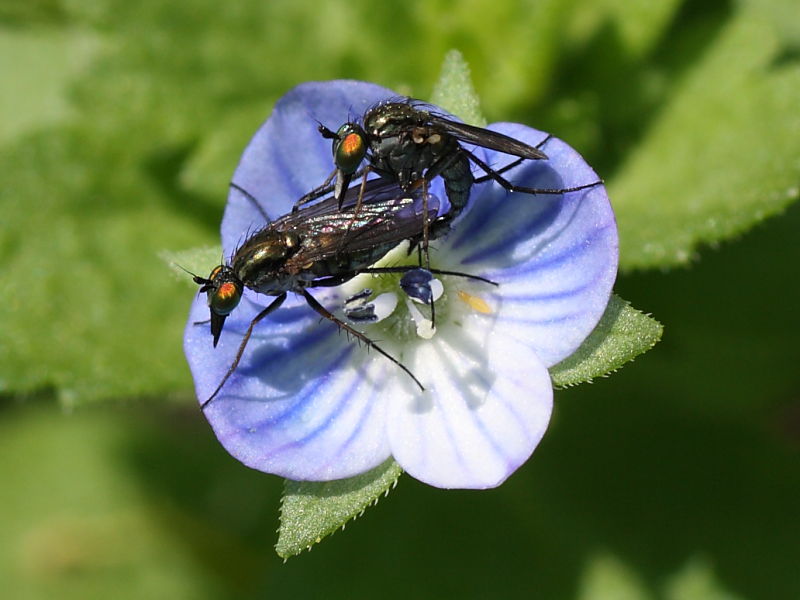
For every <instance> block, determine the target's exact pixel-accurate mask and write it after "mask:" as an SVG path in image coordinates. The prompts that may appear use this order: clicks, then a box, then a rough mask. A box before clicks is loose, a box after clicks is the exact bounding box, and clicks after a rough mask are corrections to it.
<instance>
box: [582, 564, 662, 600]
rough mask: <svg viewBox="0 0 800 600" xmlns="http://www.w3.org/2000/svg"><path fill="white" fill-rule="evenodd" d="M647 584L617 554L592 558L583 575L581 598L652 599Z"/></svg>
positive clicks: (611, 599)
mask: <svg viewBox="0 0 800 600" xmlns="http://www.w3.org/2000/svg"><path fill="white" fill-rule="evenodd" d="M652 598H653V596H652V595H651V594H650V593H649V592H648V590H647V586H646V585H645V584H644V582H643V581H642V579H641V577H640V576H639V574H638V573H636V572H635V571H634V570H633V569H632V568H631V567H630V565H628V564H626V563H625V562H623V561H622V560H620V559H619V558H617V557H616V556H612V555H609V554H600V555H598V556H594V557H592V558H591V560H590V562H589V564H588V565H587V566H586V570H585V572H584V574H583V577H582V582H581V585H580V591H579V593H578V599H579V600H652Z"/></svg>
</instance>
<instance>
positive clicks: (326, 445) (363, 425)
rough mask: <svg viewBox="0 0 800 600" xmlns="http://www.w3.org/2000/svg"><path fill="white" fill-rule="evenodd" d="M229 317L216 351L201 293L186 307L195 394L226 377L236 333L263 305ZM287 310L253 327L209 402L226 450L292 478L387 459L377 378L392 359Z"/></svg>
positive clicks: (357, 468)
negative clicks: (235, 363)
mask: <svg viewBox="0 0 800 600" xmlns="http://www.w3.org/2000/svg"><path fill="white" fill-rule="evenodd" d="M239 308H240V309H241V310H237V311H235V312H237V313H238V312H241V314H236V315H235V319H234V317H233V316H232V317H229V321H231V322H230V323H228V322H226V324H225V330H224V332H223V335H222V337H221V338H220V343H219V345H218V346H217V348H213V347H212V344H211V336H210V335H209V332H208V325H207V324H206V325H197V324H195V322H196V321H200V320H202V319H204V318H207V315H208V308H207V307H206V305H205V302H204V301H203V299H202V298H198V299H197V300H196V301H195V302H194V304H193V305H192V310H191V312H190V315H189V322H188V323H187V326H186V334H185V337H184V345H185V350H186V355H187V357H188V359H189V366H190V368H191V370H192V374H193V376H194V379H195V386H196V391H197V395H198V398H200V399H206V398H208V397H209V396H210V395H211V394H212V393H213V391H214V390H215V389H216V387H217V385H218V384H219V382H220V381H221V380H222V377H224V375H225V372H226V371H227V369H228V366H229V365H230V364H231V363H232V362H233V359H234V356H235V354H236V351H237V349H238V346H239V342H240V340H241V335H242V333H243V331H244V329H245V328H246V327H247V325H248V323H249V319H251V318H252V317H253V316H255V314H256V312H257V311H258V310H259V307H258V306H257V305H256V304H253V303H250V304H245V303H243V305H242V306H240V307H239ZM301 308H303V307H297V308H296V309H286V310H284V308H283V307H282V308H281V309H279V310H278V311H277V312H276V313H275V315H276V316H278V315H280V313H281V312H284V314H286V313H287V312H290V313H293V314H294V318H291V319H289V320H288V322H283V323H281V322H277V323H276V322H273V321H272V320H271V318H270V317H267V318H266V319H264V321H262V322H261V323H259V324H258V325H257V327H256V330H255V333H254V335H253V337H252V338H251V340H250V343H249V344H248V346H247V349H246V351H245V353H244V355H243V357H242V361H241V363H240V365H239V367H238V368H237V370H236V371H235V372H234V374H233V375H232V376H231V377H230V379H229V380H228V381H227V383H226V384H225V386H224V387H223V389H222V391H221V392H220V393H219V395H218V396H217V397H216V398H215V399H214V400H213V401H212V402H211V403H210V404H208V406H207V407H206V408H205V414H206V417H207V418H208V420H209V422H210V423H211V426H212V427H213V429H214V432H215V434H216V435H217V438H218V439H219V440H220V442H221V443H222V445H223V446H224V447H225V448H226V450H228V452H230V454H231V455H233V456H234V457H236V458H237V459H239V460H240V461H241V462H243V463H244V464H246V465H248V466H250V467H252V468H254V469H259V470H261V471H266V472H269V473H276V474H278V475H282V476H284V477H288V478H290V479H295V480H307V479H310V480H329V479H340V478H344V477H350V476H353V475H356V474H358V473H363V472H364V471H366V470H368V469H371V468H373V467H375V466H377V465H378V464H380V463H381V462H383V461H384V460H386V458H388V457H389V447H388V440H387V439H386V434H385V430H384V423H385V420H386V419H385V410H386V404H385V402H384V401H382V400H381V398H380V397H379V393H380V392H379V386H378V385H376V382H378V381H385V380H386V379H387V376H391V375H393V373H389V370H390V368H391V367H393V365H391V363H389V362H388V361H384V360H376V359H375V357H374V356H373V355H367V353H366V352H365V351H363V350H361V349H359V348H358V347H357V346H356V345H355V344H354V343H353V342H350V341H348V340H347V338H346V337H345V336H343V335H339V332H338V331H337V328H336V327H335V326H334V325H333V324H331V323H326V322H322V323H320V322H319V316H318V315H317V314H316V313H314V312H313V311H312V310H311V308H309V307H307V306H306V307H305V313H301V311H300V309H301Z"/></svg>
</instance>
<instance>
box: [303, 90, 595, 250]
mask: <svg viewBox="0 0 800 600" xmlns="http://www.w3.org/2000/svg"><path fill="white" fill-rule="evenodd" d="M319 131H320V133H321V134H322V136H323V137H325V138H328V139H331V140H332V144H333V148H332V149H333V157H334V163H335V170H334V172H333V173H332V174H331V178H334V177H335V184H334V196H335V197H336V198H337V200H338V201H339V202H340V203H341V202H342V201H343V197H344V193H345V190H347V188H348V186H349V185H350V182H351V180H352V179H353V178H354V177H356V176H358V175H359V174H363V177H364V181H366V177H367V174H368V173H369V172H370V171H372V172H375V173H377V174H378V175H379V177H381V178H382V179H386V180H389V181H394V182H396V183H397V184H398V185H399V186H400V188H402V189H403V190H405V191H409V190H411V189H413V188H416V187H422V188H423V190H425V189H427V187H428V184H429V182H430V181H432V180H433V179H434V178H436V177H441V178H442V179H443V181H444V188H445V192H446V193H447V198H448V200H449V202H450V209H449V210H448V211H447V214H446V215H445V216H444V217H443V218H441V219H440V220H439V221H438V223H436V224H435V225H434V224H433V223H428V222H427V221H425V222H424V223H423V229H424V231H423V237H424V243H425V246H427V240H428V239H429V237H430V238H431V239H432V238H434V237H438V236H440V235H441V231H442V230H444V229H446V228H447V226H448V225H449V223H450V222H451V221H453V220H454V219H455V218H456V217H457V216H458V215H459V214H460V213H461V211H462V210H463V209H464V207H465V206H466V204H467V202H468V200H469V195H470V191H471V190H472V186H473V185H474V184H476V183H483V182H485V181H489V180H493V181H495V182H497V183H498V184H499V185H501V186H502V187H503V188H504V189H505V190H506V191H508V192H523V193H527V194H564V193H567V192H575V191H579V190H583V189H587V188H591V187H594V186H597V185H600V184H601V183H602V182H601V181H599V180H597V181H593V182H590V183H587V184H585V185H580V186H577V187H569V188H531V187H523V186H519V185H515V184H513V183H512V182H511V181H509V180H508V179H506V178H505V177H504V176H503V173H505V172H506V171H509V170H511V169H513V168H515V167H516V166H518V165H520V164H521V163H522V162H524V161H525V160H546V159H547V154H545V152H544V151H543V150H542V147H543V146H545V144H546V143H547V142H548V140H549V139H550V136H546V137H544V138H543V139H542V141H541V142H539V143H538V144H537V145H536V146H531V145H529V144H526V143H524V142H522V141H519V140H516V139H514V138H512V137H509V136H507V135H504V134H502V133H498V132H496V131H492V130H490V129H484V128H481V127H475V126H472V125H467V124H466V123H461V122H459V121H456V120H453V119H451V118H448V117H446V116H444V115H443V114H441V113H440V112H438V111H436V110H435V109H434V108H433V107H431V106H430V105H427V104H424V103H422V102H420V101H417V100H413V99H411V98H400V99H393V100H387V101H383V102H379V103H378V104H376V105H374V106H373V107H371V108H370V109H368V110H367V111H366V112H365V113H364V116H363V118H362V120H361V124H359V123H357V122H355V121H350V122H347V123H345V124H344V125H342V126H341V127H339V128H338V130H337V131H332V130H331V129H328V128H327V127H326V126H325V125H323V124H320V125H319ZM462 142H463V143H467V144H472V145H475V146H480V147H483V148H488V149H491V150H496V151H498V152H502V153H505V154H508V155H511V156H516V157H518V159H517V160H514V161H512V162H511V163H509V164H507V165H504V166H503V167H500V168H498V169H495V168H493V167H492V166H491V165H488V164H487V163H485V162H484V161H483V160H481V159H480V158H479V157H478V156H476V154H475V153H474V152H472V151H471V150H470V149H468V148H467V147H465V146H464V145H463V144H462ZM364 160H366V162H367V166H366V167H365V168H364V169H363V170H361V171H359V168H360V167H361V164H362V163H363V162H364ZM472 164H475V165H477V167H478V168H479V169H480V170H482V171H483V172H484V175H482V176H480V177H475V175H474V174H473V172H472ZM327 184H328V182H326V183H325V184H323V185H322V186H321V187H320V188H319V189H318V190H315V191H314V192H312V193H310V194H308V195H307V196H305V197H304V198H301V199H300V201H298V205H301V204H303V203H306V202H310V201H311V200H313V199H315V198H316V197H318V195H321V194H322V193H325V192H326V191H327V190H329V189H330V188H329V187H328V185H327ZM434 227H436V228H438V229H439V230H440V231H438V232H437V231H433V230H432V228H434ZM429 229H431V232H430V234H429V233H428V231H429Z"/></svg>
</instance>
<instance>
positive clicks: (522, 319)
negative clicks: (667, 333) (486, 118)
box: [439, 123, 619, 367]
mask: <svg viewBox="0 0 800 600" xmlns="http://www.w3.org/2000/svg"><path fill="white" fill-rule="evenodd" d="M491 128H492V129H494V130H496V131H500V132H502V133H505V134H507V135H510V136H512V137H514V138H516V139H520V140H522V141H526V142H528V143H530V144H534V145H535V144H537V143H538V142H540V141H541V140H542V139H544V138H545V134H543V133H542V132H539V131H536V130H534V129H531V128H529V127H525V126H524V125H518V124H509V123H503V124H496V125H493V126H492V127H491ZM542 149H543V150H544V151H545V152H546V153H547V155H548V157H549V158H548V160H541V161H528V162H527V163H524V164H523V165H521V166H519V167H516V168H514V169H512V170H510V171H508V172H506V173H505V174H504V175H505V176H506V177H507V178H508V179H510V180H511V181H512V182H513V183H515V184H517V185H522V186H526V187H535V188H550V189H561V188H565V187H578V186H581V185H583V184H587V183H592V182H595V181H598V177H597V174H596V173H595V172H594V171H593V170H592V169H591V167H589V166H588V165H587V164H586V163H585V162H584V160H583V159H582V158H581V157H580V155H578V153H577V152H575V150H573V149H572V148H570V147H569V146H567V145H566V144H565V143H564V142H562V141H561V140H558V139H555V138H552V139H550V140H548V142H547V143H546V144H545V145H544V146H543V148H542ZM486 154H487V158H488V160H489V161H490V164H493V165H494V166H495V167H498V166H501V165H503V164H506V163H508V162H510V160H511V159H510V158H509V157H508V156H507V155H504V154H502V153H497V152H493V151H487V152H486ZM470 202H471V205H470V209H469V210H468V211H466V212H465V214H464V215H463V217H462V219H460V220H459V221H458V222H457V223H456V226H455V230H454V231H453V233H452V234H451V235H450V236H449V237H448V238H447V239H446V240H445V245H446V246H447V248H446V249H445V248H442V249H440V251H439V254H440V255H446V256H447V257H448V260H452V261H453V262H452V263H450V265H451V266H455V267H456V268H457V269H458V270H462V271H466V272H469V273H475V274H480V275H483V276H485V277H488V278H489V279H492V280H493V281H496V282H498V283H499V284H500V288H499V295H500V297H501V299H502V305H501V306H500V307H499V308H498V322H497V326H496V327H497V329H496V332H497V333H502V334H507V335H510V336H513V337H515V338H516V339H518V340H520V341H521V342H523V343H524V344H526V345H527V346H528V347H529V348H531V349H532V350H534V352H535V353H536V354H537V356H538V357H539V358H540V359H541V360H542V361H543V362H544V364H545V365H546V366H548V367H549V366H552V365H554V364H556V363H558V362H559V361H561V360H563V359H564V358H566V357H567V356H569V355H570V354H572V353H573V352H574V351H575V350H576V349H577V348H578V346H579V345H580V344H581V343H582V342H583V340H584V339H586V337H587V336H588V335H589V333H590V332H591V331H592V329H594V327H595V325H596V324H597V322H598V321H599V320H600V317H601V316H602V314H603V312H604V311H605V308H606V305H607V304H608V299H609V297H610V294H611V288H612V286H613V284H614V279H615V278H616V272H617V259H618V245H619V242H618V239H617V229H616V223H615V221H614V214H613V212H612V210H611V205H610V203H609V201H608V196H607V194H606V191H605V187H604V186H602V185H598V186H595V187H591V188H589V189H585V190H581V191H577V192H569V193H565V194H558V195H536V196H532V195H530V194H526V193H521V192H517V193H512V194H508V193H507V192H506V191H505V190H504V189H503V188H502V187H501V186H500V185H498V184H497V183H494V182H491V183H487V184H483V185H481V186H480V187H479V189H478V190H477V191H476V192H475V193H474V194H473V197H472V198H471V200H470Z"/></svg>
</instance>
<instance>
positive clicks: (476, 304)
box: [458, 290, 492, 315]
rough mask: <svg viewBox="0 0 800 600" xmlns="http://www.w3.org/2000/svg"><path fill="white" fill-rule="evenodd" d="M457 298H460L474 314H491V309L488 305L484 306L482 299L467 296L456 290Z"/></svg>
mask: <svg viewBox="0 0 800 600" xmlns="http://www.w3.org/2000/svg"><path fill="white" fill-rule="evenodd" d="M458 297H459V298H461V301H462V302H464V303H465V304H467V305H468V306H469V307H470V308H471V309H472V310H474V311H475V312H479V313H482V314H484V315H490V314H492V309H491V308H489V305H488V304H486V301H485V300H484V299H483V298H478V296H473V295H472V294H468V293H467V292H465V291H464V290H458Z"/></svg>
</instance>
